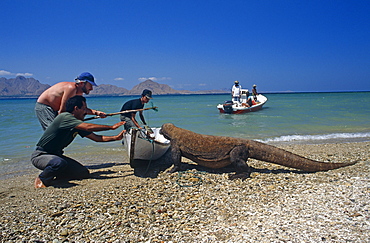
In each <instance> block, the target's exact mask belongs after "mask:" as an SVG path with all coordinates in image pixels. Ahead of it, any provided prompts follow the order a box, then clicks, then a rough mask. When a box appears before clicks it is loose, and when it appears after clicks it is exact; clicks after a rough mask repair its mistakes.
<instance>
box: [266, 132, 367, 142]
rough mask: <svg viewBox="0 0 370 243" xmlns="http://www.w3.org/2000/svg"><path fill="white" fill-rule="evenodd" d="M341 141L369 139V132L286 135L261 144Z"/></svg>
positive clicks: (269, 139)
mask: <svg viewBox="0 0 370 243" xmlns="http://www.w3.org/2000/svg"><path fill="white" fill-rule="evenodd" d="M342 139H349V140H351V139H364V140H368V139H370V132H365V133H331V134H321V135H286V136H280V137H275V138H268V139H263V140H261V142H266V143H268V142H297V141H301V142H304V141H322V140H342Z"/></svg>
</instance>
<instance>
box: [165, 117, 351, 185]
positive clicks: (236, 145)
mask: <svg viewBox="0 0 370 243" xmlns="http://www.w3.org/2000/svg"><path fill="white" fill-rule="evenodd" d="M161 133H162V134H163V136H164V137H165V138H167V139H169V140H170V141H171V154H172V155H171V156H172V160H173V163H174V167H173V168H172V169H171V170H170V171H169V172H170V173H173V172H176V171H180V170H184V169H185V164H183V163H182V162H181V156H183V157H186V158H188V159H190V160H192V161H194V162H196V163H197V164H199V165H201V166H204V167H207V168H213V169H218V168H222V167H225V166H227V165H230V164H233V165H234V167H235V170H236V173H235V174H234V175H231V176H230V177H229V178H230V179H236V178H242V179H245V178H248V177H249V176H250V173H251V172H252V169H251V168H250V167H249V166H248V165H247V163H246V162H247V160H248V158H253V159H257V160H262V161H266V162H270V163H274V164H278V165H283V166H286V167H290V168H296V169H300V170H303V171H307V172H317V171H327V170H333V169H337V168H340V167H344V166H349V165H353V164H355V163H356V162H350V163H325V162H319V161H314V160H311V159H308V158H304V157H302V156H299V155H297V154H293V153H291V152H288V151H286V150H283V149H280V148H277V147H274V146H271V145H268V144H264V143H261V142H257V141H253V140H248V139H241V138H232V137H223V136H211V135H203V134H198V133H194V132H192V131H189V130H185V129H182V128H179V127H176V126H175V125H173V124H171V123H166V124H163V125H162V129H161Z"/></svg>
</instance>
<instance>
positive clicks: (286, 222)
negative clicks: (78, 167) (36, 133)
mask: <svg viewBox="0 0 370 243" xmlns="http://www.w3.org/2000/svg"><path fill="white" fill-rule="evenodd" d="M277 147H281V148H284V149H286V150H288V151H291V152H294V153H297V154H299V155H302V156H305V157H309V158H311V159H314V160H320V161H326V162H328V161H329V162H338V163H343V162H348V161H355V160H359V162H358V163H357V164H355V165H353V166H349V167H344V168H340V169H336V170H332V171H327V172H316V173H304V172H301V171H298V170H295V169H289V168H286V167H282V166H278V165H274V164H271V163H266V162H261V161H257V160H253V159H252V160H250V162H249V163H248V164H249V165H251V166H252V167H253V168H255V169H254V172H253V173H252V174H251V178H249V179H246V180H244V181H241V180H234V181H230V180H228V174H229V173H230V172H232V170H231V171H230V170H229V171H227V170H226V171H225V172H224V173H221V172H215V171H212V170H209V171H199V170H191V171H189V172H187V173H173V174H168V173H166V172H162V171H161V169H165V168H166V167H168V166H169V165H168V164H166V163H165V162H159V164H155V163H153V164H152V167H151V168H150V169H149V172H148V176H149V177H144V176H143V173H144V172H145V170H146V169H147V168H146V167H145V168H144V167H143V168H138V169H135V170H134V169H132V168H130V166H129V165H128V163H127V162H126V161H113V160H111V159H109V158H107V159H104V158H101V159H102V160H103V161H102V163H101V164H100V165H98V166H95V167H94V166H92V167H91V168H90V172H91V174H92V178H90V179H86V180H81V181H69V182H65V183H62V184H59V185H57V186H51V187H48V188H43V189H34V188H33V180H34V179H35V177H36V176H37V175H38V173H39V171H38V170H36V171H35V173H33V174H32V173H31V174H27V175H23V176H20V177H14V178H9V179H4V180H1V182H2V183H1V186H0V205H1V206H0V207H1V222H0V223H1V224H0V225H1V226H0V227H1V232H2V233H1V234H0V239H1V241H2V242H13V241H18V242H20V241H45V242H47V241H48V242H49V241H50V242H51V241H53V242H63V241H65V240H68V241H74V242H148V241H149V242H161V241H162V242H169V241H172V242H191V241H192V242H194V241H197V242H248V241H249V242H254V241H259V242H271V241H278V242H280V241H293V242H297V241H304V242H318V241H330V242H345V241H352V242H366V241H368V239H369V237H370V224H369V222H370V204H369V202H370V177H369V175H370V142H359V143H340V144H317V145H279V146H277ZM154 166H155V167H154ZM159 167H160V168H161V169H159ZM189 185H190V186H189Z"/></svg>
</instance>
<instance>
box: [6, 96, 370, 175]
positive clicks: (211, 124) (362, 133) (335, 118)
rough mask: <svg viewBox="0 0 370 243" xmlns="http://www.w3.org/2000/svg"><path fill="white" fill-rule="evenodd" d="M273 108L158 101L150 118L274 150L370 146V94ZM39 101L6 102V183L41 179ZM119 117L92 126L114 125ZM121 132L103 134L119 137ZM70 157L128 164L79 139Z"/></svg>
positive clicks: (109, 105)
mask: <svg viewBox="0 0 370 243" xmlns="http://www.w3.org/2000/svg"><path fill="white" fill-rule="evenodd" d="M265 96H266V97H267V98H268V102H267V103H266V105H265V106H264V108H263V109H262V110H260V111H257V112H252V113H247V114H241V115H230V114H220V113H219V111H218V110H217V108H216V105H217V104H219V103H223V102H224V101H225V100H230V95H168V96H154V99H153V100H152V103H148V104H147V105H146V107H150V106H152V105H154V106H158V111H157V112H156V111H153V110H148V111H145V112H144V115H145V117H146V120H147V122H148V124H149V125H150V126H152V127H158V126H161V125H162V124H163V123H167V122H170V123H173V124H175V125H176V126H178V127H182V128H185V129H188V130H191V131H194V132H197V133H202V134H209V135H220V136H230V137H240V138H247V139H255V140H259V141H262V142H266V143H269V144H279V143H280V144H281V143H300V144H317V143H338V142H340V143H344V142H358V141H370V105H369V104H370V92H348V93H279V94H265ZM86 97H87V104H88V107H90V108H93V109H98V110H101V111H104V112H106V113H113V112H118V111H120V109H121V106H122V104H123V103H124V102H126V101H127V100H130V99H133V98H136V96H132V97H89V96H86ZM35 102H36V99H1V100H0V117H1V126H0V134H1V135H2V139H1V140H0V179H4V178H8V177H12V176H16V175H21V174H25V173H30V172H31V173H36V172H38V170H37V169H35V168H33V166H32V165H31V164H30V162H29V156H30V154H31V153H32V151H33V150H34V147H35V144H36V143H37V141H38V139H39V138H40V136H41V134H42V129H41V126H40V125H39V123H38V121H37V118H36V117H35V115H34V105H35ZM118 121H119V116H112V117H108V118H105V119H95V120H92V121H91V122H93V123H101V124H107V125H112V124H114V123H116V122H118ZM117 133H118V131H107V132H101V133H100V134H105V135H113V134H117ZM66 155H67V156H71V157H73V158H76V159H78V160H79V161H80V162H82V163H83V164H85V165H99V164H103V163H123V162H127V158H126V153H125V151H124V149H123V146H122V145H121V143H120V142H119V141H117V142H110V143H96V142H93V141H91V140H89V139H87V138H80V137H77V138H76V139H75V140H74V142H73V143H72V144H71V145H70V146H69V147H68V148H67V149H66Z"/></svg>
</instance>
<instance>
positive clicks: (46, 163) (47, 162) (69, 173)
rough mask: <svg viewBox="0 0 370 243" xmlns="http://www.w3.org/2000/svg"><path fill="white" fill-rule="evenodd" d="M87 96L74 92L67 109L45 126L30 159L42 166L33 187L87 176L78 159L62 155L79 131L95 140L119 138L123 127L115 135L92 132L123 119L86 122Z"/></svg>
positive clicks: (85, 169)
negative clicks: (95, 122) (113, 121)
mask: <svg viewBox="0 0 370 243" xmlns="http://www.w3.org/2000/svg"><path fill="white" fill-rule="evenodd" d="M88 110H89V109H88V108H87V105H86V98H85V97H83V96H80V95H76V96H74V97H72V98H70V99H68V101H67V102H66V112H62V113H61V114H59V115H58V116H57V117H56V118H55V119H54V120H53V122H52V123H51V124H50V125H49V126H48V128H47V129H46V130H45V132H44V134H43V135H42V136H41V138H40V140H39V141H38V143H37V145H36V150H35V151H34V152H33V153H32V155H31V162H32V164H33V165H34V166H35V167H36V168H37V169H40V170H42V172H41V174H40V175H39V176H38V177H37V178H36V180H35V188H41V187H47V186H50V185H52V184H53V181H54V180H55V179H67V180H78V179H86V178H89V175H90V173H89V170H88V169H87V168H86V167H85V166H83V165H82V164H80V163H79V162H78V161H76V160H74V159H71V158H69V157H67V156H64V155H63V153H64V151H63V150H64V148H66V147H67V146H68V145H69V144H70V143H72V141H73V140H74V138H75V137H76V136H77V134H79V135H80V136H81V137H87V138H89V139H91V140H93V141H95V142H109V141H116V140H121V139H122V138H123V133H124V132H125V131H124V130H123V131H122V132H120V133H119V134H118V135H116V136H103V135H97V134H95V133H94V132H99V131H107V130H115V129H117V128H119V127H120V126H122V125H123V124H124V123H125V122H119V123H116V124H114V125H113V126H107V125H98V124H92V123H85V122H83V119H84V118H85V115H86V114H87V113H88Z"/></svg>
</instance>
